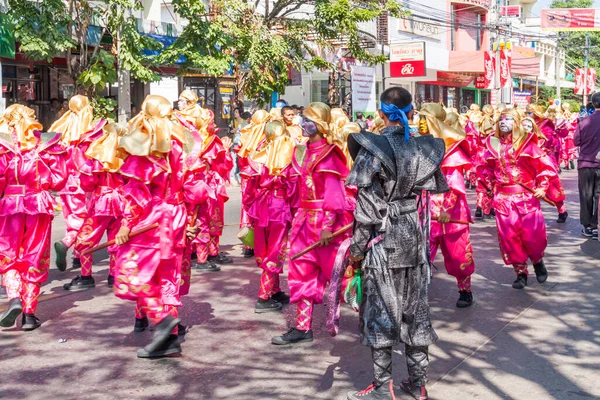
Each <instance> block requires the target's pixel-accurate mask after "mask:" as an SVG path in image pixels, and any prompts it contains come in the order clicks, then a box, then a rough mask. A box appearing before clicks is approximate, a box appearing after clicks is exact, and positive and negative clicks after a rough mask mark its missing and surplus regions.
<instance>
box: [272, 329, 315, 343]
mask: <svg viewBox="0 0 600 400" xmlns="http://www.w3.org/2000/svg"><path fill="white" fill-rule="evenodd" d="M312 341H313V332H312V330H308V331H300V330H298V329H296V328H290V330H289V331H287V332H286V333H284V334H283V335H281V336H273V337H272V338H271V343H273V344H276V345H280V346H281V345H286V344H295V343H305V342H312Z"/></svg>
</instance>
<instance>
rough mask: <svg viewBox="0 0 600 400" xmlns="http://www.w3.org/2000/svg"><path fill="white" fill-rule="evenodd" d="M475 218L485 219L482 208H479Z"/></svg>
mask: <svg viewBox="0 0 600 400" xmlns="http://www.w3.org/2000/svg"><path fill="white" fill-rule="evenodd" d="M475 218H483V211H482V210H481V207H477V209H476V210H475Z"/></svg>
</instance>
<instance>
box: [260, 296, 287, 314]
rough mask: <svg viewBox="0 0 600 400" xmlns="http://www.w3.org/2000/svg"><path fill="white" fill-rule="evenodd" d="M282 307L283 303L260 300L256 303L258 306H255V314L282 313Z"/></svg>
mask: <svg viewBox="0 0 600 400" xmlns="http://www.w3.org/2000/svg"><path fill="white" fill-rule="evenodd" d="M282 307H283V305H281V303H279V302H277V301H275V300H273V299H268V300H263V299H258V300H257V301H256V304H255V305H254V312H255V313H257V314H263V313H268V312H274V311H281V308H282Z"/></svg>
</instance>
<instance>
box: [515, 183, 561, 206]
mask: <svg viewBox="0 0 600 400" xmlns="http://www.w3.org/2000/svg"><path fill="white" fill-rule="evenodd" d="M519 185H521V186H522V187H523V188H524V189H525V190H527V191H528V192H530V193H532V194H533V193H535V190H533V189H532V188H530V187H528V186H525V185H524V184H522V183H519ZM542 200H544V201H545V202H546V203H548V204H550V205H551V206H552V207H556V203H555V202H553V201H552V200H550V199H549V198H547V197H546V196H544V197H542Z"/></svg>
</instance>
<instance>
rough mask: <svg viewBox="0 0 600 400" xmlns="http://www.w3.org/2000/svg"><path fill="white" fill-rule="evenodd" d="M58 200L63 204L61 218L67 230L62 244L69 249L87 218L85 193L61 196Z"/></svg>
mask: <svg viewBox="0 0 600 400" xmlns="http://www.w3.org/2000/svg"><path fill="white" fill-rule="evenodd" d="M60 200H61V201H62V204H63V206H62V207H63V216H64V217H65V225H66V226H67V230H66V233H65V237H64V238H63V239H62V242H63V243H64V244H65V245H66V246H67V247H71V246H73V244H74V243H75V240H76V239H77V235H78V234H79V231H80V230H81V227H82V226H83V222H84V221H85V218H86V217H87V211H86V210H87V207H86V198H85V193H76V194H61V195H60Z"/></svg>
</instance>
